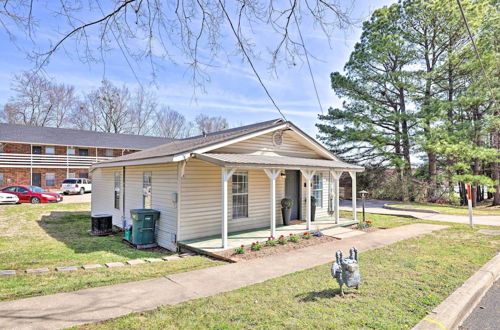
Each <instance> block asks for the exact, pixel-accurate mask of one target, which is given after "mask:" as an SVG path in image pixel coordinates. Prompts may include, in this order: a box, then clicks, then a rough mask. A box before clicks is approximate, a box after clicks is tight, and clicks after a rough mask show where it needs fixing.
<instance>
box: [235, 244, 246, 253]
mask: <svg viewBox="0 0 500 330" xmlns="http://www.w3.org/2000/svg"><path fill="white" fill-rule="evenodd" d="M234 252H235V253H236V254H243V253H245V245H242V246H240V247H237V248H236V249H234Z"/></svg>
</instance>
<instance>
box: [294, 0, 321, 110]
mask: <svg viewBox="0 0 500 330" xmlns="http://www.w3.org/2000/svg"><path fill="white" fill-rule="evenodd" d="M290 5H292V1H291V0H290ZM292 13H293V18H294V19H295V24H296V25H297V31H299V36H300V41H301V42H302V48H304V53H305V55H306V61H307V66H308V68H309V74H310V75H311V80H312V83H313V86H314V92H315V93H316V99H317V100H318V105H319V109H320V110H321V114H323V106H322V105H321V101H320V99H319V93H318V88H317V87H316V81H314V75H313V72H312V69H311V63H310V62H309V55H308V54H307V53H308V52H307V48H306V44H305V43H304V38H303V37H302V32H301V31H300V26H299V22H298V20H297V16H296V15H295V10H293V8H292Z"/></svg>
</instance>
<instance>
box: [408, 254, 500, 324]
mask: <svg viewBox="0 0 500 330" xmlns="http://www.w3.org/2000/svg"><path fill="white" fill-rule="evenodd" d="M498 278H500V253H499V254H497V255H496V256H494V257H493V258H492V259H491V260H490V261H488V262H487V263H486V264H485V265H484V266H483V267H481V268H480V269H479V270H478V271H477V272H476V273H474V275H472V276H471V277H470V278H469V279H468V280H467V281H465V283H464V284H463V285H462V286H461V287H459V288H458V289H457V290H455V291H454V292H453V293H452V294H451V295H450V296H449V297H448V298H446V299H445V300H444V301H443V302H442V303H441V304H439V306H437V307H436V308H434V309H433V310H432V311H431V312H430V313H429V314H428V315H427V316H426V317H424V318H423V319H422V320H421V321H420V322H419V323H418V324H417V325H416V326H415V327H413V330H424V329H425V330H426V329H457V328H458V326H459V325H460V324H462V322H463V321H464V320H465V319H466V318H467V316H469V314H470V313H471V312H472V310H473V309H474V308H475V307H476V305H477V304H478V303H479V302H480V301H481V299H482V298H483V296H484V294H485V293H486V292H487V291H488V290H489V289H490V287H491V286H492V285H493V283H495V281H496V280H497V279H498Z"/></svg>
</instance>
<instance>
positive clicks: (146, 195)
mask: <svg viewBox="0 0 500 330" xmlns="http://www.w3.org/2000/svg"><path fill="white" fill-rule="evenodd" d="M152 177H153V173H152V172H143V173H142V208H144V209H150V208H152V195H153V192H152V190H153V189H152V188H153V178H152Z"/></svg>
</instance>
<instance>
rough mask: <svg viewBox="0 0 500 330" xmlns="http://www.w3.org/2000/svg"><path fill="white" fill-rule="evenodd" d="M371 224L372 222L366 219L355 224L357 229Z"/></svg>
mask: <svg viewBox="0 0 500 330" xmlns="http://www.w3.org/2000/svg"><path fill="white" fill-rule="evenodd" d="M371 226H372V222H371V221H370V220H366V221H365V222H360V223H358V224H357V225H356V228H358V229H366V228H369V227H371Z"/></svg>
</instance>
